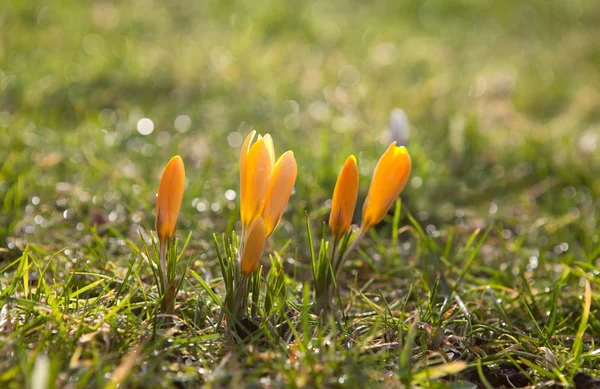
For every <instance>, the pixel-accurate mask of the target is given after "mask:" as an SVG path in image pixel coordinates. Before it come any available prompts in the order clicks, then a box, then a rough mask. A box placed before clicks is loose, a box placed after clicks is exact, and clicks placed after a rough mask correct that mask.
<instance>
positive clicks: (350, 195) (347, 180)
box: [329, 155, 358, 239]
mask: <svg viewBox="0 0 600 389" xmlns="http://www.w3.org/2000/svg"><path fill="white" fill-rule="evenodd" d="M357 196H358V166H357V164H356V157H354V155H351V156H349V157H348V159H347V160H346V163H344V167H342V171H341V172H340V174H339V175H338V178H337V181H336V183H335V188H334V190H333V199H332V202H331V214H330V215H329V228H330V229H331V233H332V234H333V236H334V237H335V238H336V239H339V238H340V237H341V236H343V235H344V234H345V233H346V232H348V230H349V229H350V226H351V225H352V216H353V215H354V208H355V207H356V198H357Z"/></svg>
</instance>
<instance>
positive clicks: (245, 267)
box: [240, 216, 266, 274]
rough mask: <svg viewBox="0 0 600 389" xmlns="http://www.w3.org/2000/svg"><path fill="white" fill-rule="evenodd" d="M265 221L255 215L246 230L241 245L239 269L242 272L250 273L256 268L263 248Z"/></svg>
mask: <svg viewBox="0 0 600 389" xmlns="http://www.w3.org/2000/svg"><path fill="white" fill-rule="evenodd" d="M265 239H266V237H265V223H264V221H263V219H262V218H261V217H260V216H257V217H256V218H255V219H254V220H253V221H252V223H251V224H250V226H249V227H248V230H247V231H246V235H245V236H244V242H243V246H242V255H241V257H242V260H241V264H240V267H241V270H242V273H244V274H250V273H252V272H253V271H254V270H256V269H257V268H258V264H259V263H260V257H262V254H263V251H264V249H265Z"/></svg>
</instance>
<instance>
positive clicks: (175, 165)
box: [156, 155, 185, 242]
mask: <svg viewBox="0 0 600 389" xmlns="http://www.w3.org/2000/svg"><path fill="white" fill-rule="evenodd" d="M184 187H185V168H184V166H183V161H182V160H181V158H180V157H179V156H178V155H176V156H175V157H173V158H171V160H170V161H169V163H168V164H167V167H166V168H165V171H164V172H163V174H162V177H161V179H160V184H159V186H158V194H157V198H156V232H157V234H158V238H159V239H160V240H161V241H163V242H164V241H167V240H169V239H170V238H171V237H172V236H173V234H174V233H175V227H176V225H177V218H178V217H179V210H180V209H181V200H182V199H183V190H184Z"/></svg>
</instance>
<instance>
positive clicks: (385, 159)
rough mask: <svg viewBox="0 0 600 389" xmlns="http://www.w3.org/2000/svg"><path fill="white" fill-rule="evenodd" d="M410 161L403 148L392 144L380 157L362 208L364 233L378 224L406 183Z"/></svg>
mask: <svg viewBox="0 0 600 389" xmlns="http://www.w3.org/2000/svg"><path fill="white" fill-rule="evenodd" d="M410 171H411V160H410V155H409V154H408V150H406V148H405V147H404V146H401V147H397V146H396V142H393V143H392V144H391V145H390V147H389V148H388V149H387V150H386V152H385V153H384V154H383V155H382V156H381V158H380V159H379V162H377V166H375V171H374V172H373V179H372V180H371V186H370V187H369V193H368V194H367V198H366V200H365V204H364V206H363V215H362V228H363V230H364V231H366V230H368V229H369V228H371V227H372V226H374V225H376V224H377V223H379V222H380V221H381V220H382V219H383V218H384V216H385V215H386V214H387V212H388V210H389V209H390V207H391V206H392V204H394V202H395V201H396V199H397V198H398V196H400V193H401V192H402V190H403V189H404V187H405V186H406V183H407V182H408V177H409V176H410Z"/></svg>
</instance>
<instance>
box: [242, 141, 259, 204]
mask: <svg viewBox="0 0 600 389" xmlns="http://www.w3.org/2000/svg"><path fill="white" fill-rule="evenodd" d="M254 135H256V131H254V130H252V132H250V134H248V136H247V137H246V140H245V141H244V144H243V145H242V151H241V152H240V204H242V203H243V201H244V195H245V192H246V189H245V188H246V177H247V175H248V173H247V169H248V168H247V166H246V165H247V163H246V161H247V159H248V151H250V144H251V143H252V139H254Z"/></svg>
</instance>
